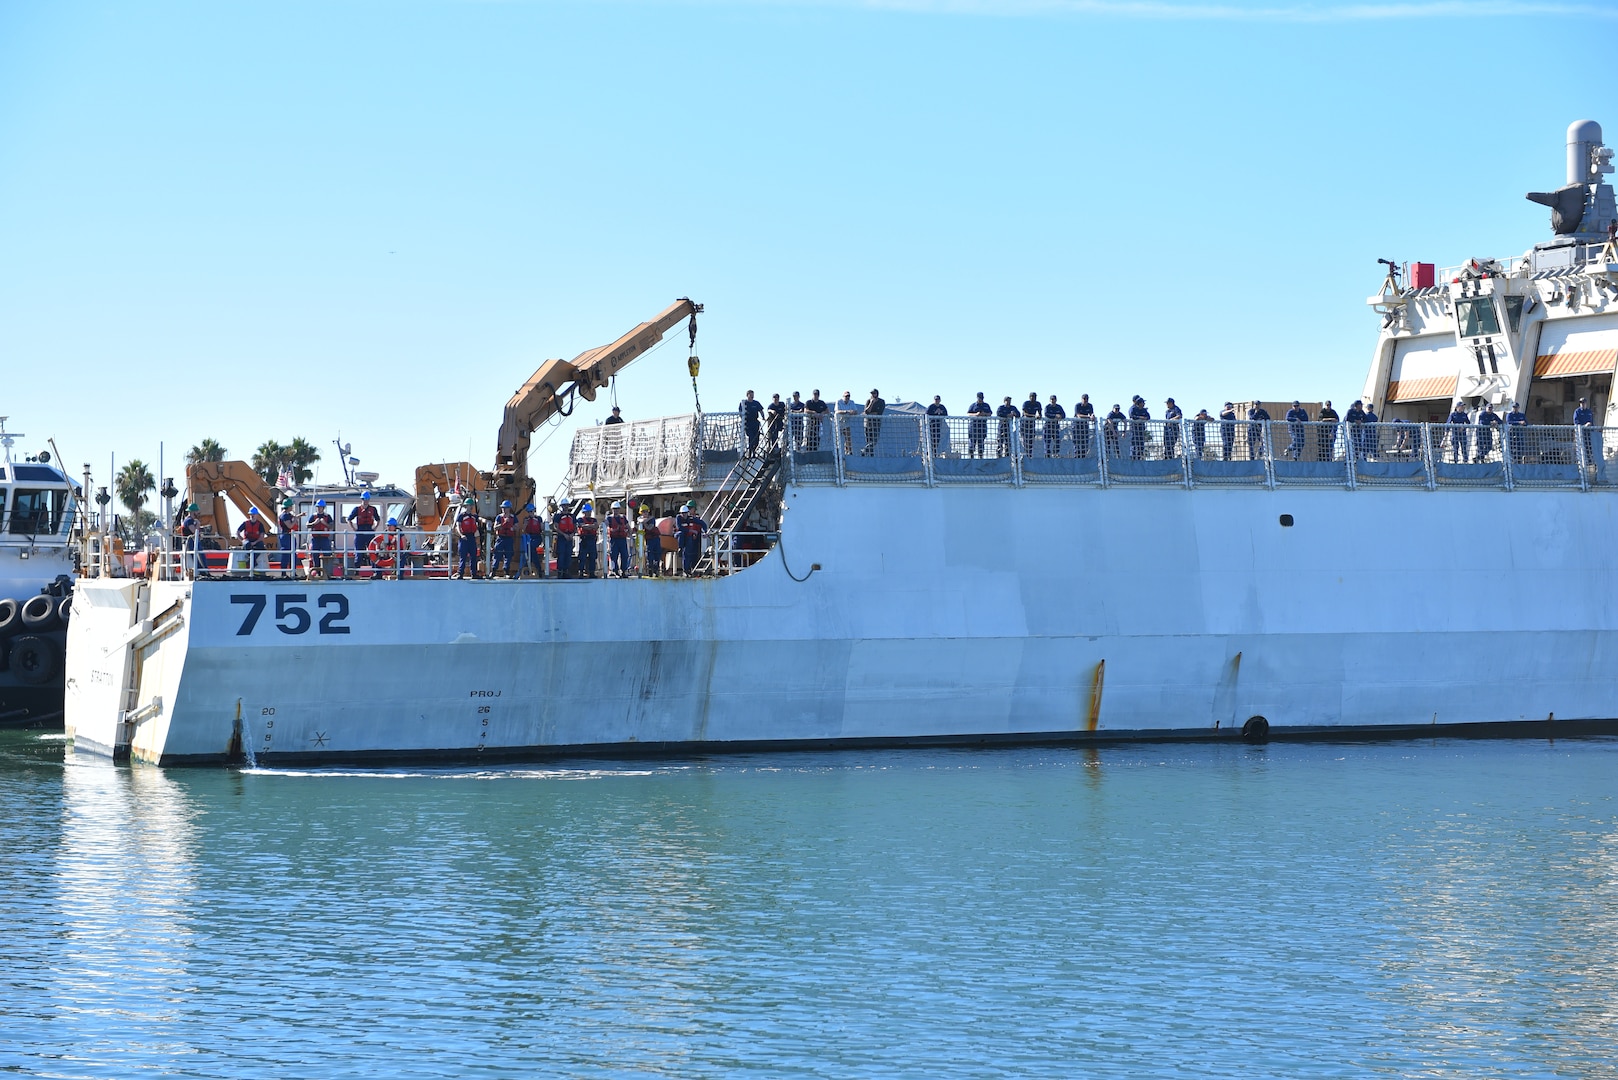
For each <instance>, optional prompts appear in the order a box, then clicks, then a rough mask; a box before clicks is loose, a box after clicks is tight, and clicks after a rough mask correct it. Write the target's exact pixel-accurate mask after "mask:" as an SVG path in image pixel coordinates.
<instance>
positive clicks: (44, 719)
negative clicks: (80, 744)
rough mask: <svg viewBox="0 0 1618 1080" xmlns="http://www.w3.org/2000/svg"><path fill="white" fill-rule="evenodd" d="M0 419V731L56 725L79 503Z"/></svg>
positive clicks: (42, 454)
mask: <svg viewBox="0 0 1618 1080" xmlns="http://www.w3.org/2000/svg"><path fill="white" fill-rule="evenodd" d="M22 438H24V436H23V435H22V434H20V433H18V432H8V431H6V417H0V726H17V725H28V726H33V725H38V724H46V723H53V722H60V720H61V716H62V685H63V681H62V660H63V651H64V647H65V645H66V641H67V635H66V632H65V626H66V621H67V618H68V615H69V612H70V608H69V603H70V602H69V600H68V599H67V597H68V594H69V592H70V591H71V589H72V575H73V572H74V564H73V553H74V550H73V540H72V536H73V533H74V529H75V522H76V517H77V514H78V501H77V499H76V498H75V495H74V488H73V483H72V481H70V480H69V479H68V477H67V475H66V474H65V473H64V472H63V471H62V470H61V468H60V467H59V466H58V465H57V464H56V463H55V462H53V461H52V460H51V453H50V451H48V450H41V451H39V452H38V453H35V454H22V455H14V454H13V448H14V447H15V446H16V444H17V442H18V440H20V439H22Z"/></svg>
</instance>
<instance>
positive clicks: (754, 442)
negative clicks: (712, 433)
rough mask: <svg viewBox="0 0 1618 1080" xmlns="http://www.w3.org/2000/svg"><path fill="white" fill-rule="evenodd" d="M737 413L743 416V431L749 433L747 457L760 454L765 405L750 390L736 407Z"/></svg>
mask: <svg viewBox="0 0 1618 1080" xmlns="http://www.w3.org/2000/svg"><path fill="white" fill-rule="evenodd" d="M736 411H737V412H739V413H741V414H742V430H743V431H745V432H746V433H747V455H748V456H749V457H751V456H753V455H754V454H756V453H758V436H759V432H760V431H761V430H762V427H763V426H762V424H761V422H760V417H762V416H763V415H764V403H763V402H762V401H759V400H758V399H757V398H755V397H753V391H751V390H749V391H748V392H747V396H746V397H744V398H742V403H741V404H740V405H738V406H736Z"/></svg>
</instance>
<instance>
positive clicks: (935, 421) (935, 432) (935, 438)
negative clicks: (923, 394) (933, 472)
mask: <svg viewBox="0 0 1618 1080" xmlns="http://www.w3.org/2000/svg"><path fill="white" fill-rule="evenodd" d="M927 415H928V416H930V417H932V419H930V420H928V421H927V436H928V438H929V439H930V440H932V447H933V457H937V456H938V444H939V443H940V442H941V441H943V438H944V421H943V420H942V419H941V417H945V416H948V415H949V409H948V408H946V407H945V406H944V398H943V395H941V394H934V395H933V403H932V404H931V405H929V406H927Z"/></svg>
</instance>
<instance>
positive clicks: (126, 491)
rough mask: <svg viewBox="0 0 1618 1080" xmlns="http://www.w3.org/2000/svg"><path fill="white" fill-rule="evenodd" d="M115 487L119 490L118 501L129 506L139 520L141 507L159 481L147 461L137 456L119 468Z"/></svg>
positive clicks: (114, 483)
mask: <svg viewBox="0 0 1618 1080" xmlns="http://www.w3.org/2000/svg"><path fill="white" fill-rule="evenodd" d="M113 487H114V488H116V489H117V491H118V501H119V502H121V503H123V504H124V505H125V506H127V507H129V513H130V515H131V516H132V517H134V518H135V519H136V520H139V518H140V511H141V507H143V506H145V505H146V496H147V495H149V494H151V492H152V489H153V488H155V487H157V481H156V480H154V479H153V478H152V470H150V469H148V468H147V467H146V463H145V462H144V461H142V460H140V459H139V458H136V459H134V460H133V461H130V462H129V463H128V464H126V465H125V466H124V467H123V468H122V469H119V470H118V478H117V479H116V480H114V481H113Z"/></svg>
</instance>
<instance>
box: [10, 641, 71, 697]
mask: <svg viewBox="0 0 1618 1080" xmlns="http://www.w3.org/2000/svg"><path fill="white" fill-rule="evenodd" d="M61 670H62V652H61V650H60V649H58V648H57V647H56V642H54V641H52V640H51V639H50V638H48V637H36V636H35V635H33V634H22V635H21V636H19V637H15V638H12V639H11V674H12V675H14V676H15V677H16V679H17V681H18V682H20V683H24V684H26V685H28V686H44V685H45V684H46V683H48V682H50V681H51V680H52V679H54V678H56V674H57V672H59V671H61Z"/></svg>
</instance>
